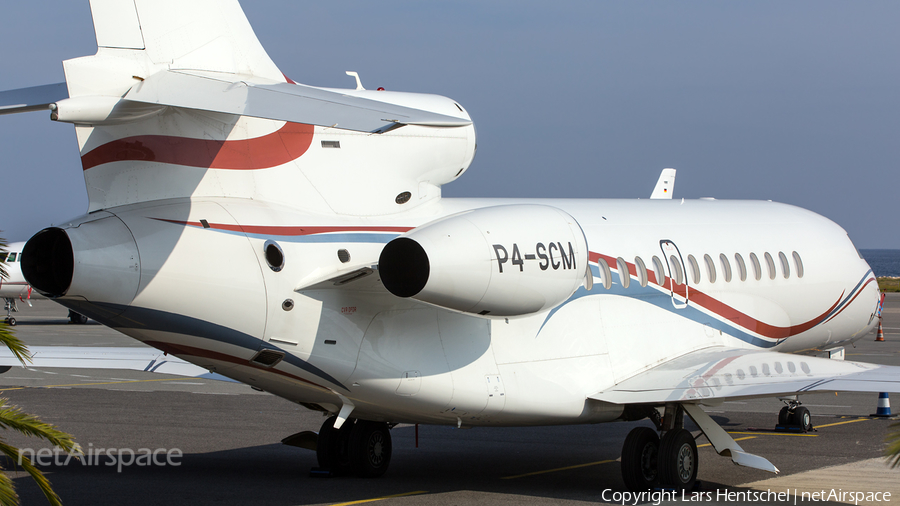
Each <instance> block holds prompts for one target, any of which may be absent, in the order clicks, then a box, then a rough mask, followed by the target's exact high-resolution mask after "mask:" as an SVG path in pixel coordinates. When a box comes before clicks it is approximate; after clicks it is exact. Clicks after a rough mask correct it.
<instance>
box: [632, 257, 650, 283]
mask: <svg viewBox="0 0 900 506" xmlns="http://www.w3.org/2000/svg"><path fill="white" fill-rule="evenodd" d="M634 270H635V271H636V272H637V277H638V282H639V283H640V284H641V286H647V266H646V265H644V261H643V260H641V257H634Z"/></svg>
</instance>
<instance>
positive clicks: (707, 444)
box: [697, 436, 756, 448]
mask: <svg viewBox="0 0 900 506" xmlns="http://www.w3.org/2000/svg"><path fill="white" fill-rule="evenodd" d="M745 439H756V436H747V437H739V438H735V439H734V440H735V441H743V440H745ZM704 446H712V443H706V444H702V445H697V448H703V447H704Z"/></svg>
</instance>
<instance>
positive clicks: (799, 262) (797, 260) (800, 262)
mask: <svg viewBox="0 0 900 506" xmlns="http://www.w3.org/2000/svg"><path fill="white" fill-rule="evenodd" d="M793 255H794V269H795V270H796V271H797V277H798V278H802V277H803V260H801V259H800V253H797V252H796V251H795V252H794V253H793Z"/></svg>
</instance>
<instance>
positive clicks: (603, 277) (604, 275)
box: [597, 258, 612, 290]
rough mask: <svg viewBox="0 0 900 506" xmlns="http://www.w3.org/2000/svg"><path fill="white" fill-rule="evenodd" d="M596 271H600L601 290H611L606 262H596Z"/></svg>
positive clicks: (610, 280)
mask: <svg viewBox="0 0 900 506" xmlns="http://www.w3.org/2000/svg"><path fill="white" fill-rule="evenodd" d="M597 270H598V271H600V282H601V283H602V284H603V288H606V289H607V290H609V289H610V288H612V273H610V271H609V264H607V263H606V260H604V259H602V258H600V259H598V260H597Z"/></svg>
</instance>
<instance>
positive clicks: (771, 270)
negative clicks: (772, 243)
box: [763, 251, 776, 279]
mask: <svg viewBox="0 0 900 506" xmlns="http://www.w3.org/2000/svg"><path fill="white" fill-rule="evenodd" d="M763 257H764V258H765V259H766V269H767V270H768V271H769V279H775V276H776V272H775V260H773V259H772V255H770V254H769V252H768V251H766V253H765V254H764V255H763Z"/></svg>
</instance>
